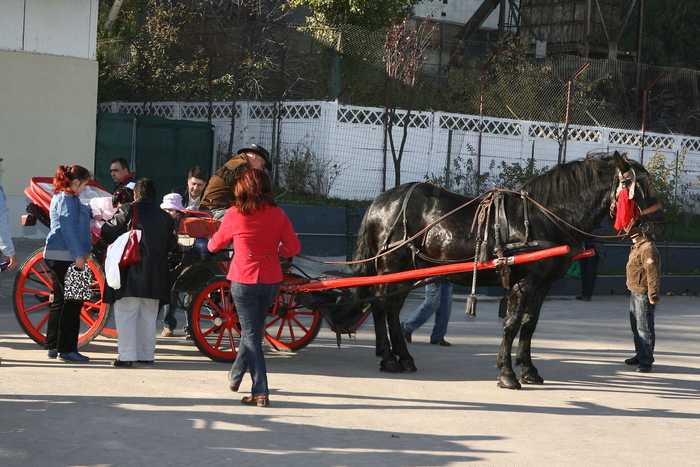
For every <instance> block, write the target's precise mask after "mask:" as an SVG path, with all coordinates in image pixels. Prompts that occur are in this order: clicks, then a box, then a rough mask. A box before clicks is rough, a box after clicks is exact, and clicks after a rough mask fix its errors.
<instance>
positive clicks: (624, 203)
mask: <svg viewBox="0 0 700 467" xmlns="http://www.w3.org/2000/svg"><path fill="white" fill-rule="evenodd" d="M634 205H635V201H634V200H633V199H630V195H629V191H628V190H627V188H623V189H622V190H620V194H619V195H618V196H617V215H616V216H615V225H614V226H613V228H615V229H616V230H622V229H624V228H626V227H627V226H628V225H629V223H630V221H631V220H632V216H633V215H634Z"/></svg>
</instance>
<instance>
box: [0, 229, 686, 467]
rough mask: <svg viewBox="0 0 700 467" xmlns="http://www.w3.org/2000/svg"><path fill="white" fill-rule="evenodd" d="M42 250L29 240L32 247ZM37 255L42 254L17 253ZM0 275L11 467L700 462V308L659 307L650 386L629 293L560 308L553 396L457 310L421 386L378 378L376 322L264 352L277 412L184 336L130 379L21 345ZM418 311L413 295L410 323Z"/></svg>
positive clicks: (3, 441)
mask: <svg viewBox="0 0 700 467" xmlns="http://www.w3.org/2000/svg"><path fill="white" fill-rule="evenodd" d="M28 243H31V242H28ZM20 246H21V249H20V251H19V254H20V255H24V256H26V254H27V253H28V251H29V249H31V248H32V247H33V246H34V245H31V244H30V245H24V244H21V245H20ZM12 279H13V272H10V273H3V274H2V275H0V357H2V364H1V365H0V466H3V467H11V466H34V465H41V466H46V467H50V466H112V465H114V466H146V465H173V466H187V465H198V466H199V465H207V466H219V465H227V466H229V465H243V466H258V465H260V466H263V465H264V466H270V465H279V466H288V465H289V466H298V465H308V466H448V465H474V466H491V465H498V466H559V465H562V466H563V465H566V466H590V465H611V466H635V467H637V466H639V465H653V466H657V465H658V466H691V465H698V464H700V444H699V443H698V442H697V439H698V433H697V432H698V427H700V423H699V422H700V320H699V315H700V308H699V305H700V298H698V297H693V296H675V297H664V298H663V299H662V303H661V305H660V306H659V307H658V311H657V349H656V363H655V365H654V369H653V372H652V373H649V374H640V373H636V372H635V371H634V367H629V366H626V365H625V364H624V363H622V361H623V360H624V359H625V358H627V357H629V356H630V355H631V354H632V353H631V350H632V336H631V331H630V330H629V320H628V313H627V311H626V310H627V306H628V298H627V297H625V296H614V297H609V296H608V297H600V298H599V297H594V300H593V301H592V302H590V303H582V302H578V301H576V300H573V299H572V297H568V298H565V297H555V298H552V299H548V300H547V301H546V303H545V305H544V307H543V310H542V315H541V319H540V323H539V327H538V329H537V332H536V334H535V337H534V340H533V356H534V358H535V363H536V365H537V367H538V368H539V370H540V374H541V375H542V376H543V377H544V378H545V384H544V385H541V386H526V387H524V388H523V389H522V390H520V391H513V390H505V389H499V388H497V387H496V378H497V376H498V371H497V370H496V369H495V368H494V363H495V360H496V355H497V353H498V349H499V344H500V335H501V321H500V320H499V319H498V317H497V311H498V303H497V301H495V300H493V299H485V298H484V299H480V301H479V304H478V306H477V317H476V318H467V317H466V316H465V315H464V301H463V300H462V299H461V297H457V300H456V301H455V306H454V309H453V316H452V320H451V322H450V327H449V332H448V335H447V336H446V338H447V340H448V341H450V342H452V344H453V345H452V347H450V348H442V347H437V346H432V345H429V344H428V339H429V334H430V327H431V326H430V325H431V323H427V324H426V325H425V326H424V327H423V328H421V329H419V330H418V331H416V332H415V333H414V341H413V343H412V344H410V347H409V349H410V350H411V352H412V354H413V356H414V358H415V359H416V364H417V366H418V372H417V373H412V374H398V375H389V374H385V373H380V372H379V371H378V369H379V365H378V363H379V362H378V358H377V357H375V356H374V332H373V326H372V323H371V320H369V321H368V322H366V323H365V325H364V326H363V327H362V328H361V329H360V331H359V332H358V333H357V336H356V338H354V339H348V338H347V337H346V338H344V339H343V343H342V347H341V348H340V349H339V348H337V347H336V345H335V335H334V334H333V333H331V331H330V330H329V329H328V328H327V327H324V329H322V330H321V332H320V334H319V336H318V338H317V339H316V340H315V341H314V342H313V343H312V344H311V345H309V346H308V347H307V348H306V349H304V350H302V351H300V352H298V353H294V354H289V353H274V352H271V351H270V352H269V353H267V355H266V358H267V366H268V373H269V381H270V387H271V390H272V394H271V397H270V399H271V405H270V407H266V408H258V407H248V406H244V405H242V404H241V403H240V401H239V400H240V398H241V397H242V396H244V395H248V394H249V393H248V392H246V391H248V390H249V388H250V380H249V379H248V378H246V379H245V380H244V382H243V384H242V387H241V390H242V392H241V393H238V394H235V393H232V392H230V391H229V389H228V382H227V379H226V372H227V370H228V368H229V366H228V365H226V364H221V363H214V362H212V361H210V360H209V359H207V358H206V357H203V356H202V355H201V354H200V353H199V352H198V351H197V349H196V347H195V346H194V345H193V343H192V342H190V341H185V340H184V339H183V338H182V337H175V338H161V337H159V338H158V347H157V351H156V358H157V361H156V363H155V364H154V365H149V366H145V365H141V366H138V367H137V366H134V367H133V368H131V369H117V368H113V367H111V366H110V365H109V363H110V362H111V361H112V360H113V359H114V358H115V357H116V342H115V341H114V340H112V339H108V338H104V337H99V338H97V339H96V340H95V341H93V342H92V343H90V344H89V345H88V346H86V347H84V348H83V349H82V350H81V352H84V353H85V354H86V355H89V356H90V357H91V361H90V363H88V364H70V363H63V362H61V361H56V360H48V359H47V358H46V357H45V352H44V351H43V350H42V349H41V348H40V347H39V346H38V345H37V344H35V343H34V342H33V341H32V340H30V339H29V338H28V337H27V336H26V335H24V334H23V332H22V331H21V329H20V327H19V325H18V324H17V321H16V319H15V317H14V311H13V308H12V304H11V298H12ZM419 303H420V295H415V296H413V297H412V298H411V299H409V302H408V303H407V305H406V306H405V307H404V312H403V313H404V314H405V315H406V316H407V315H408V313H410V312H411V311H412V310H413V308H414V307H415V306H417V305H418V304H419Z"/></svg>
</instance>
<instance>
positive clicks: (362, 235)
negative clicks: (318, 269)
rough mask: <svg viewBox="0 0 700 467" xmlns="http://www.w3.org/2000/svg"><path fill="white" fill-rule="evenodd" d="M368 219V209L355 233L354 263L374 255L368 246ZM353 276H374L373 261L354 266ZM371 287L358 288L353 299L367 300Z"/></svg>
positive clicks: (369, 245)
mask: <svg viewBox="0 0 700 467" xmlns="http://www.w3.org/2000/svg"><path fill="white" fill-rule="evenodd" d="M369 218H370V209H368V210H367V212H366V213H365V217H364V219H362V223H361V224H360V229H359V230H358V231H357V243H356V244H355V257H354V259H355V261H361V260H363V259H367V258H372V257H373V256H374V255H375V254H376V253H375V252H374V251H372V246H371V244H370V238H369V234H368V232H367V230H368V226H367V225H368V224H369ZM353 270H354V273H355V276H376V275H377V268H376V266H375V262H374V261H362V262H361V263H357V264H355V266H354V268H353ZM370 289H371V286H360V287H357V289H356V290H355V298H356V299H357V300H359V299H363V298H367V297H369V296H370Z"/></svg>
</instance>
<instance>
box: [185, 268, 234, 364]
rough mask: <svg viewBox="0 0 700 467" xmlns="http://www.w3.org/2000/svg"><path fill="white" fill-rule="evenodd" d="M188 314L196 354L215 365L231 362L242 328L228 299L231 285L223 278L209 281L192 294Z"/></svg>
mask: <svg viewBox="0 0 700 467" xmlns="http://www.w3.org/2000/svg"><path fill="white" fill-rule="evenodd" d="M188 313H189V314H190V320H189V326H190V332H191V333H192V338H193V339H194V343H195V345H196V346H197V348H198V349H199V351H200V352H202V354H204V355H206V356H207V357H209V358H211V359H212V360H214V361H215V362H223V363H233V361H234V360H235V359H236V355H238V343H239V342H240V339H241V328H240V324H239V322H238V313H236V307H235V306H234V304H233V300H231V283H230V282H229V281H227V280H226V278H223V277H215V278H213V279H211V280H210V281H208V282H207V283H206V284H205V285H204V287H202V288H201V289H200V291H199V292H198V293H196V294H195V296H194V298H193V300H192V303H191V305H190V308H189V310H188Z"/></svg>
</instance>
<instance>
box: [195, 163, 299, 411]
mask: <svg viewBox="0 0 700 467" xmlns="http://www.w3.org/2000/svg"><path fill="white" fill-rule="evenodd" d="M235 194H236V204H235V206H233V207H232V208H231V209H229V210H228V212H227V213H226V216H224V219H223V222H222V224H221V227H220V228H219V231H218V232H216V234H214V236H213V237H212V239H211V240H209V245H208V248H209V251H211V252H215V251H218V250H220V249H221V248H223V247H225V246H227V245H228V244H229V243H231V242H233V248H234V256H233V261H232V264H231V267H230V268H229V271H228V275H227V276H226V277H227V279H229V280H230V281H231V297H232V298H233V302H234V304H235V305H236V311H237V312H238V319H239V321H240V323H241V344H240V348H239V349H238V355H237V356H236V361H235V362H234V364H233V366H232V367H231V371H229V381H230V388H231V390H232V391H234V392H236V391H238V387H239V386H240V384H241V380H242V379H243V375H245V373H246V371H250V377H251V379H252V380H253V388H252V390H251V396H248V397H244V398H243V399H242V401H241V402H243V403H244V404H246V405H257V406H258V407H264V406H267V405H269V404H270V391H269V389H268V386H267V372H266V369H265V357H264V355H263V349H262V339H263V329H264V323H265V316H266V314H267V310H268V309H269V308H270V305H272V303H273V302H274V300H275V297H276V296H277V292H278V291H279V288H280V283H281V282H282V267H281V265H280V262H279V258H278V253H279V254H280V255H282V256H284V257H291V256H294V255H296V254H297V253H299V251H300V250H301V243H299V238H298V237H297V235H296V233H294V229H293V228H292V223H291V222H290V221H289V218H288V217H287V215H286V214H285V213H284V211H282V209H280V208H278V207H277V204H276V203H275V198H274V196H273V195H272V187H271V185H270V179H269V177H268V176H267V174H266V173H265V172H264V171H262V170H256V169H246V170H244V171H242V172H241V173H240V174H238V176H237V177H236V191H235Z"/></svg>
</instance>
